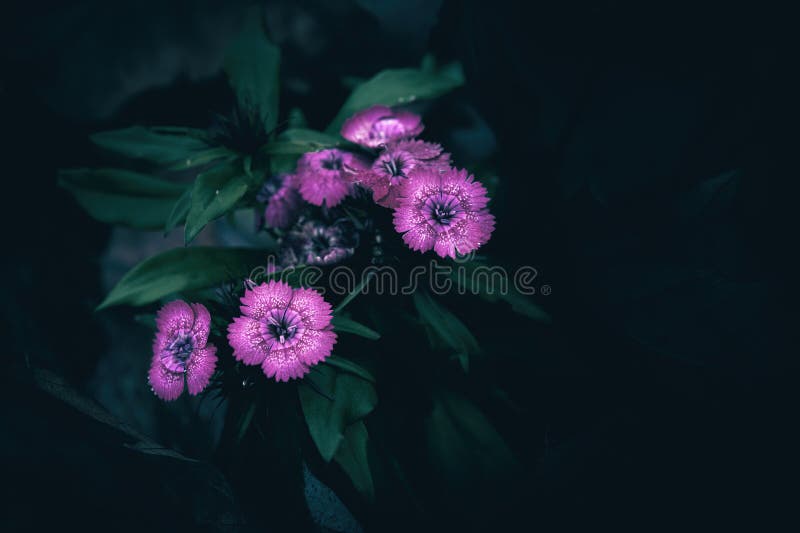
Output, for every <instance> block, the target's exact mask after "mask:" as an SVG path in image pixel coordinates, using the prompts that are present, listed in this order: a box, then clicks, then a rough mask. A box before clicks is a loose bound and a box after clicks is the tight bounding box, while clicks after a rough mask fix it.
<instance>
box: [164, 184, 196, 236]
mask: <svg viewBox="0 0 800 533" xmlns="http://www.w3.org/2000/svg"><path fill="white" fill-rule="evenodd" d="M191 205H192V188H191V187H187V188H186V190H185V191H184V192H183V194H182V195H180V197H179V198H178V200H177V201H176V202H175V205H173V206H172V211H170V213H169V216H168V217H167V222H166V223H165V224H164V235H166V234H168V233H169V232H170V231H172V230H173V229H175V227H176V226H178V225H179V224H183V223H184V222H186V215H188V214H189V208H190V207H191Z"/></svg>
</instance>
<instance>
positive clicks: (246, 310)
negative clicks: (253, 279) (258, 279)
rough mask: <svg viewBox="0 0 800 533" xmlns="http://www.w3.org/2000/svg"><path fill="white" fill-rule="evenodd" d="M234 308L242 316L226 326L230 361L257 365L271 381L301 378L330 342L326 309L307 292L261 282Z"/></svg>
mask: <svg viewBox="0 0 800 533" xmlns="http://www.w3.org/2000/svg"><path fill="white" fill-rule="evenodd" d="M240 309H241V311H242V316H239V317H236V318H234V319H233V322H232V323H231V324H230V325H229V326H228V342H229V343H230V345H231V347H232V348H233V356H234V357H235V358H236V359H237V360H238V361H241V362H243V363H244V364H246V365H261V368H262V370H263V371H264V374H266V376H267V377H270V378H271V377H274V378H275V379H276V380H277V381H288V380H290V379H294V378H301V377H303V376H304V375H306V374H307V373H308V372H309V371H310V367H312V366H314V365H316V364H317V363H319V362H321V361H324V360H325V359H326V358H327V357H328V356H329V355H330V353H331V350H333V345H334V344H335V343H336V333H334V332H333V331H332V330H331V325H330V324H331V306H330V304H329V303H328V302H326V301H325V300H324V299H323V298H322V296H321V295H320V294H319V293H318V292H316V291H314V290H313V289H293V288H292V287H291V286H289V284H287V283H285V282H283V281H274V280H273V281H270V282H269V283H262V284H261V285H258V286H256V287H253V288H252V289H248V290H246V291H245V293H244V296H243V297H242V306H241V308H240Z"/></svg>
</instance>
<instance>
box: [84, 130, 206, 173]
mask: <svg viewBox="0 0 800 533" xmlns="http://www.w3.org/2000/svg"><path fill="white" fill-rule="evenodd" d="M203 136H204V132H203V131H202V130H192V129H188V128H183V129H177V128H145V127H142V126H133V127H130V128H124V129H121V130H112V131H101V132H99V133H95V134H93V135H91V136H90V139H91V140H92V142H93V143H94V144H96V145H97V146H99V147H100V148H102V149H104V150H107V151H109V152H111V153H113V154H115V155H118V156H122V157H126V158H128V159H137V160H141V161H145V162H147V163H150V164H153V165H169V164H172V163H176V162H178V161H186V160H187V159H191V158H192V157H193V156H195V155H196V154H197V153H199V152H201V151H204V150H208V149H209V145H208V144H207V143H206V142H205V141H204V140H203V139H202V137H203Z"/></svg>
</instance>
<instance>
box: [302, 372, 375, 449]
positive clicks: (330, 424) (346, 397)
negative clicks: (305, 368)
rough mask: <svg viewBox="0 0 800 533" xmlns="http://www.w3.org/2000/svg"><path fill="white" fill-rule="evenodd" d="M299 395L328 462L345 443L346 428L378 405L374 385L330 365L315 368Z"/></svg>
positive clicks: (309, 427) (311, 428) (309, 424)
mask: <svg viewBox="0 0 800 533" xmlns="http://www.w3.org/2000/svg"><path fill="white" fill-rule="evenodd" d="M309 382H310V384H309ZM298 393H299V395H300V404H301V406H302V408H303V414H304V415H305V419H306V424H307V425H308V431H309V433H310V434H311V438H312V439H313V440H314V443H315V444H316V445H317V449H318V450H319V453H320V455H321V456H322V458H323V459H324V460H325V461H330V460H331V459H333V456H334V455H335V454H336V451H337V450H338V449H339V446H340V445H341V444H342V442H343V441H344V433H345V429H346V428H347V427H348V426H349V425H351V424H354V423H355V422H357V421H359V420H361V419H362V418H364V417H365V416H367V415H368V414H369V413H370V412H372V410H373V409H374V408H375V405H376V404H377V403H378V397H377V395H376V394H375V388H374V387H373V386H372V384H371V383H369V382H368V381H366V380H364V379H361V378H360V377H358V376H355V375H353V374H351V373H349V372H338V371H337V370H336V369H334V368H332V367H330V366H327V365H317V366H315V367H314V371H313V372H312V373H311V374H309V375H308V376H306V378H305V380H304V382H303V383H302V384H301V385H300V386H299V387H298Z"/></svg>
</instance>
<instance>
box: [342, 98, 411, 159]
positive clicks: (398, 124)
mask: <svg viewBox="0 0 800 533" xmlns="http://www.w3.org/2000/svg"><path fill="white" fill-rule="evenodd" d="M424 128H425V126H424V125H423V124H422V119H421V118H420V116H419V115H416V114H414V113H412V112H410V111H394V110H392V108H390V107H387V106H384V105H376V106H372V107H370V108H367V109H365V110H363V111H359V112H358V113H356V114H354V115H353V116H352V117H350V118H348V119H347V120H346V121H345V122H344V124H343V125H342V130H341V134H342V137H344V138H345V139H347V140H348V141H350V142H354V143H356V144H360V145H361V146H366V147H367V148H377V147H379V146H383V145H385V144H388V143H390V142H394V141H398V140H401V139H410V138H412V137H416V136H417V135H419V134H420V133H422V130H423V129H424Z"/></svg>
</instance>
